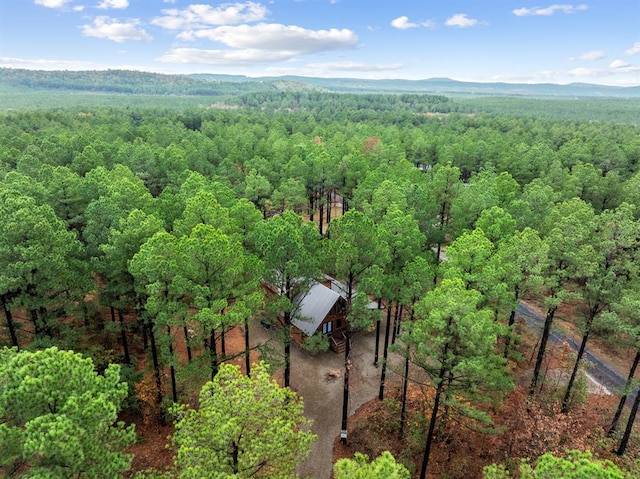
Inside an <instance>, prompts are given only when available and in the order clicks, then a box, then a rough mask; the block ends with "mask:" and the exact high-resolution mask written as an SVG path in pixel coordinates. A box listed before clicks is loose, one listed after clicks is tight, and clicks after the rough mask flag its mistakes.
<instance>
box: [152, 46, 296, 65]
mask: <svg viewBox="0 0 640 479" xmlns="http://www.w3.org/2000/svg"><path fill="white" fill-rule="evenodd" d="M291 56H292V54H291V53H290V52H278V51H275V52H265V51H264V50H256V49H244V50H203V49H200V48H174V49H172V50H169V51H168V52H167V53H165V54H164V55H162V56H161V57H159V58H157V60H158V61H161V62H165V63H197V64H201V65H254V64H258V63H273V62H279V61H284V60H288V59H290V58H291Z"/></svg>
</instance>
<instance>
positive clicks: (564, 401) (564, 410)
mask: <svg viewBox="0 0 640 479" xmlns="http://www.w3.org/2000/svg"><path fill="white" fill-rule="evenodd" d="M592 322H593V318H590V319H589V321H587V324H586V330H585V332H584V334H583V335H582V342H581V343H580V349H578V356H577V357H576V363H575V364H574V365H573V371H571V377H570V378H569V384H567V390H566V392H565V393H564V398H562V413H563V414H566V413H567V412H569V399H570V398H571V391H572V390H573V385H574V383H575V381H576V377H577V376H578V370H579V369H580V361H582V356H583V355H584V350H585V348H586V347H587V341H588V340H589V334H590V333H591V323H592Z"/></svg>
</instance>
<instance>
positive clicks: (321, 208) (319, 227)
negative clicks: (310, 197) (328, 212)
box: [318, 192, 324, 236]
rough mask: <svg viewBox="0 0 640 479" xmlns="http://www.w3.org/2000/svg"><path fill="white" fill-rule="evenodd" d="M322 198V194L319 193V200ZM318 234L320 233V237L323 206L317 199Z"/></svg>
mask: <svg viewBox="0 0 640 479" xmlns="http://www.w3.org/2000/svg"><path fill="white" fill-rule="evenodd" d="M322 197H323V194H322V192H320V198H322ZM318 203H319V204H318V216H319V218H318V232H319V233H320V236H322V223H323V221H324V205H323V204H322V201H320V199H318Z"/></svg>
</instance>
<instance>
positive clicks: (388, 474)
mask: <svg viewBox="0 0 640 479" xmlns="http://www.w3.org/2000/svg"><path fill="white" fill-rule="evenodd" d="M333 472H334V477H335V479H409V478H410V477H411V476H410V474H409V471H408V470H407V468H406V467H404V466H403V465H402V464H400V463H398V462H396V460H395V458H394V457H393V455H392V454H391V453H390V452H389V451H384V452H383V453H382V454H380V455H379V456H378V457H376V458H375V459H374V460H373V461H371V462H369V457H368V456H367V455H366V454H360V453H359V452H356V454H355V456H354V457H353V459H339V460H338V461H337V462H336V463H335V465H334V466H333Z"/></svg>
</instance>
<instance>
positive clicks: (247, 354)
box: [244, 317, 251, 376]
mask: <svg viewBox="0 0 640 479" xmlns="http://www.w3.org/2000/svg"><path fill="white" fill-rule="evenodd" d="M244 366H245V369H246V371H247V376H251V344H250V343H249V318H247V317H245V318H244Z"/></svg>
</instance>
